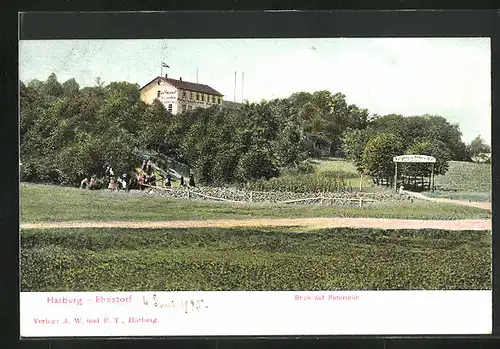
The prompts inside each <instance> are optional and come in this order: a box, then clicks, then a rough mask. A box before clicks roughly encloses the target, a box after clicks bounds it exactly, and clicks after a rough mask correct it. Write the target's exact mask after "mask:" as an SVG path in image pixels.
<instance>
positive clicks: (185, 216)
mask: <svg viewBox="0 0 500 349" xmlns="http://www.w3.org/2000/svg"><path fill="white" fill-rule="evenodd" d="M20 214H21V222H23V223H27V222H38V221H68V220H72V221H74V220H192V219H218V218H220V219H245V218H253V219H255V218H307V217H374V218H408V219H410V218H412V219H466V218H470V219H479V218H490V217H491V214H490V213H489V212H488V211H485V210H481V209H478V208H474V207H467V206H456V205H450V204H438V203H431V202H426V201H425V202H423V201H414V202H410V201H401V202H380V203H376V204H371V205H366V206H365V207H363V208H359V207H333V206H321V205H272V204H236V205H235V204H231V203H213V202H206V201H195V200H187V199H171V198H166V197H161V196H154V195H136V194H132V193H122V192H118V193H117V192H115V193H111V192H108V191H105V190H102V191H88V190H79V189H77V188H64V187H58V186H49V185H35V184H25V183H23V184H21V186H20Z"/></svg>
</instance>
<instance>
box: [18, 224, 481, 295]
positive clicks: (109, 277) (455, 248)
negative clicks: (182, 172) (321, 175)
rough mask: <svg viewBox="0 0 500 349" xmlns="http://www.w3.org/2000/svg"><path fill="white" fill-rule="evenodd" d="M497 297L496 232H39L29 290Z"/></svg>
mask: <svg viewBox="0 0 500 349" xmlns="http://www.w3.org/2000/svg"><path fill="white" fill-rule="evenodd" d="M409 289H413V290H419V289H443V290H464V289H466V290H478V289H491V234H490V233H489V232H478V231H463V232H462V231H461V232H456V231H453V232H448V231H435V230H425V231H405V230H392V231H390V230H389V231H384V230H373V229H331V230H321V231H315V232H308V233H300V234H299V233H296V232H293V231H290V230H283V229H282V230H279V229H201V230H195V229H178V230H171V231H168V230H160V231H159V230H121V231H117V230H114V229H93V230H78V231H68V230H30V231H22V232H21V290H22V291H25V292H26V291H37V292H41V291H125V290H127V291H146V290H147V291H150V290H155V291H168V290H177V291H178V290H199V291H201V290H205V291H208V290H213V291H222V290H232V291H236V290H272V291H278V290H409Z"/></svg>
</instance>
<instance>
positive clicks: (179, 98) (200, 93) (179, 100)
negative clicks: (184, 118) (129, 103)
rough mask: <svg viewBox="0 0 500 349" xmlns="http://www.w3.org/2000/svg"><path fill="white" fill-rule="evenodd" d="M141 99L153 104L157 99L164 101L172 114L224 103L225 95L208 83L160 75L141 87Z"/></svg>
mask: <svg viewBox="0 0 500 349" xmlns="http://www.w3.org/2000/svg"><path fill="white" fill-rule="evenodd" d="M140 91H141V100H142V101H144V103H147V104H152V103H153V101H154V100H155V99H158V100H159V101H160V102H162V103H163V105H164V106H165V108H166V109H167V110H168V111H169V112H171V113H172V114H178V113H183V112H185V111H188V110H193V109H195V108H209V107H211V106H213V105H222V104H223V97H224V95H223V94H221V93H220V92H217V91H216V90H215V89H213V88H212V87H210V86H208V85H202V84H197V83H194V82H188V81H183V80H182V78H180V79H179V80H175V79H172V78H169V77H168V76H167V75H165V77H161V76H158V77H156V78H154V79H153V80H151V81H150V82H148V83H147V84H146V85H144V86H143V87H141V89H140Z"/></svg>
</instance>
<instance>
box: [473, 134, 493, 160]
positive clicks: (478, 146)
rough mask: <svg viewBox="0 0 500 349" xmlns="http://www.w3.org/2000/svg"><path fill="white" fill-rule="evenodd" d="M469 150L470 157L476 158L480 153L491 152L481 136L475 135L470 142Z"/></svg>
mask: <svg viewBox="0 0 500 349" xmlns="http://www.w3.org/2000/svg"><path fill="white" fill-rule="evenodd" d="M469 151H470V155H471V157H473V158H476V157H478V156H479V155H480V154H483V153H489V152H491V147H490V146H489V145H488V144H486V142H485V141H484V140H483V139H482V138H481V136H477V137H476V138H474V139H473V140H472V141H471V142H470V145H469Z"/></svg>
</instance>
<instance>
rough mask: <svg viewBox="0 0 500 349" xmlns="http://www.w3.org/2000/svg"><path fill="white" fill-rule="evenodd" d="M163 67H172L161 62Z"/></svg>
mask: <svg viewBox="0 0 500 349" xmlns="http://www.w3.org/2000/svg"><path fill="white" fill-rule="evenodd" d="M161 66H162V67H165V68H170V67H169V66H168V65H167V63H163V62H161Z"/></svg>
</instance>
